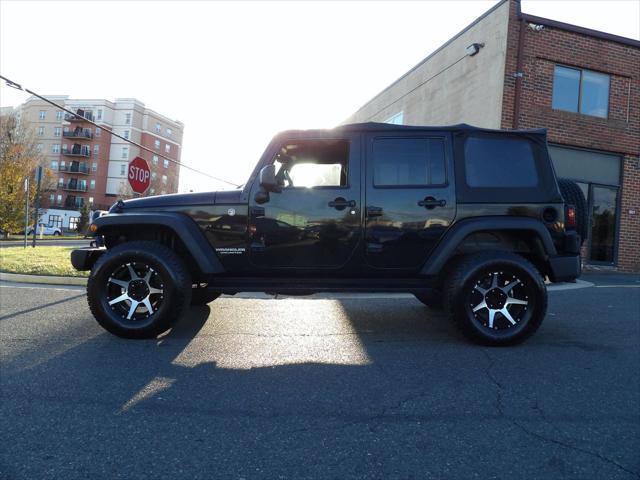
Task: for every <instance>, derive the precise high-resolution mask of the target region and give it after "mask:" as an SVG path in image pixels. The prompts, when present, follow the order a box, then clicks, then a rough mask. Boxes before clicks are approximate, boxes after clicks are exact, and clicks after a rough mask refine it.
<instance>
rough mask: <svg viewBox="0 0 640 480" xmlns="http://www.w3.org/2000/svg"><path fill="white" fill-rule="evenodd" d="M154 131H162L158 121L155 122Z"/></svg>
mask: <svg viewBox="0 0 640 480" xmlns="http://www.w3.org/2000/svg"><path fill="white" fill-rule="evenodd" d="M156 132H158V133H160V132H162V125H160V124H159V123H156Z"/></svg>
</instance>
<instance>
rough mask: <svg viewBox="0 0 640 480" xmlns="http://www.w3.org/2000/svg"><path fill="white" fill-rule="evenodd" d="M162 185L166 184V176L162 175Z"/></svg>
mask: <svg viewBox="0 0 640 480" xmlns="http://www.w3.org/2000/svg"><path fill="white" fill-rule="evenodd" d="M162 183H163V184H165V185H166V184H167V176H166V175H162Z"/></svg>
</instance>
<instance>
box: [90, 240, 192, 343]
mask: <svg viewBox="0 0 640 480" xmlns="http://www.w3.org/2000/svg"><path fill="white" fill-rule="evenodd" d="M87 300H88V302H89V308H90V310H91V313H93V315H94V317H95V318H96V320H97V321H98V323H99V324H100V325H102V327H103V328H105V329H106V330H107V331H109V332H111V333H113V334H114V335H117V336H119V337H124V338H152V337H155V336H157V335H159V334H161V333H163V332H165V331H167V330H168V329H169V328H171V326H172V325H173V323H175V321H177V320H178V319H179V318H180V317H181V316H182V314H183V313H184V311H185V309H186V308H187V307H188V306H189V303H190V300H191V280H190V276H189V272H188V271H187V269H186V267H185V266H184V263H183V262H182V260H181V259H180V257H178V256H177V255H176V254H175V253H174V252H173V251H172V250H170V249H169V248H167V247H165V246H164V245H161V244H158V243H155V242H147V241H136V242H128V243H124V244H121V245H118V246H116V247H114V248H112V249H109V250H108V251H107V252H106V253H105V254H104V255H102V256H101V257H100V259H99V260H98V261H97V262H96V264H95V265H94V267H93V269H92V271H91V275H90V276H89V280H88V282H87Z"/></svg>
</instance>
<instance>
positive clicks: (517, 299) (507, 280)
mask: <svg viewBox="0 0 640 480" xmlns="http://www.w3.org/2000/svg"><path fill="white" fill-rule="evenodd" d="M529 290H530V288H529V287H528V286H527V285H525V283H524V282H523V281H522V280H520V279H519V278H518V277H517V276H516V275H515V274H513V273H510V272H504V271H500V272H489V273H487V274H485V275H483V276H482V277H480V279H479V280H478V281H477V282H476V283H475V285H473V287H472V289H471V292H470V295H469V299H470V301H469V307H470V309H471V312H472V313H473V316H474V317H475V319H476V320H477V321H478V322H480V323H481V324H482V325H484V326H485V327H486V328H490V329H492V330H504V329H507V328H511V327H513V326H514V325H517V324H518V323H520V322H521V321H522V320H523V319H525V317H526V316H527V315H529V314H530V312H529V311H528V310H527V307H528V306H529V296H530V292H529ZM529 310H530V309H529Z"/></svg>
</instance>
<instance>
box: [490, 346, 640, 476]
mask: <svg viewBox="0 0 640 480" xmlns="http://www.w3.org/2000/svg"><path fill="white" fill-rule="evenodd" d="M482 353H483V354H484V356H485V357H486V358H487V360H488V361H489V364H488V366H487V368H485V370H484V373H485V375H486V377H487V378H488V379H489V381H490V382H491V383H492V384H493V385H494V386H495V387H496V402H495V408H496V411H497V412H498V416H499V417H502V418H503V419H505V420H507V421H508V422H509V423H511V424H512V425H513V426H515V427H517V428H518V429H520V430H521V431H523V432H524V433H525V434H527V435H529V436H531V437H533V438H536V439H538V440H540V441H542V442H544V443H553V444H554V445H558V446H560V447H564V448H567V449H569V450H574V451H576V452H580V453H584V454H585V455H589V456H591V457H594V458H597V459H599V460H600V461H602V462H605V463H609V464H610V465H613V466H615V467H617V468H619V469H620V470H622V471H624V472H626V473H629V474H631V475H633V476H635V477H637V478H640V473H638V472H635V471H633V470H630V469H629V468H627V467H625V466H624V465H621V464H620V463H618V462H617V461H615V460H613V459H611V458H608V457H606V456H604V455H602V454H601V453H599V452H594V451H591V450H588V449H586V448H582V447H579V446H577V445H572V444H570V443H566V442H563V441H562V440H558V439H556V438H552V437H549V436H546V435H541V434H539V433H538V432H534V431H533V430H530V429H529V428H527V427H526V426H524V425H523V424H521V423H520V422H518V421H516V420H513V419H511V418H509V417H508V416H507V415H506V414H505V412H504V405H503V393H504V391H505V388H504V387H503V385H502V384H501V383H500V381H499V380H498V379H497V378H496V377H495V376H494V375H493V373H492V372H491V370H492V369H493V367H494V365H495V360H494V359H493V357H492V356H491V355H490V354H489V352H488V351H487V350H486V349H482ZM535 409H536V410H537V411H538V412H540V414H541V417H542V418H543V420H545V421H546V422H547V423H550V422H549V421H548V420H547V419H546V417H545V416H544V413H543V411H542V409H541V408H540V407H539V406H538V403H537V400H536V405H535ZM556 430H557V428H556Z"/></svg>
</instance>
